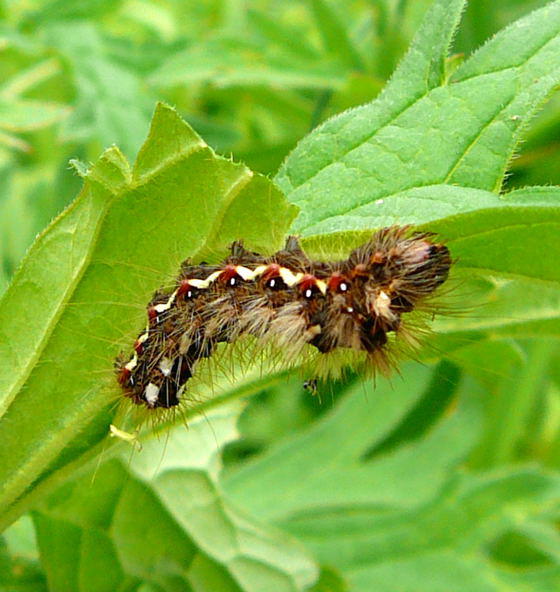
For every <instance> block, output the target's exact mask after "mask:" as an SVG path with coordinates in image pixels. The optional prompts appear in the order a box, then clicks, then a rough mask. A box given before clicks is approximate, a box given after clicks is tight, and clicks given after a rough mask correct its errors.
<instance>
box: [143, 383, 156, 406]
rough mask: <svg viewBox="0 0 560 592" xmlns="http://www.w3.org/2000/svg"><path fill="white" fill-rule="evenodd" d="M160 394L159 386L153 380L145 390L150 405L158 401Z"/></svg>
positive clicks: (145, 396)
mask: <svg viewBox="0 0 560 592" xmlns="http://www.w3.org/2000/svg"><path fill="white" fill-rule="evenodd" d="M158 395H159V386H157V385H156V384H154V383H153V382H150V383H148V386H147V387H146V390H145V391H144V398H145V399H146V403H148V405H149V406H150V407H153V406H154V405H155V403H156V401H157V398H158Z"/></svg>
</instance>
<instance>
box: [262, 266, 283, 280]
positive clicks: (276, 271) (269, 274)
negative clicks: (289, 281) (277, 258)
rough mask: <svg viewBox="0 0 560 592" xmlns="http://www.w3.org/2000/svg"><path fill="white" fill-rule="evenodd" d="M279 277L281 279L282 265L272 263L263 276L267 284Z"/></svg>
mask: <svg viewBox="0 0 560 592" xmlns="http://www.w3.org/2000/svg"><path fill="white" fill-rule="evenodd" d="M277 277H280V265H278V264H277V263H271V264H270V265H268V266H267V268H266V270H265V272H264V273H263V274H262V279H263V281H265V282H266V281H267V280H270V279H272V278H277Z"/></svg>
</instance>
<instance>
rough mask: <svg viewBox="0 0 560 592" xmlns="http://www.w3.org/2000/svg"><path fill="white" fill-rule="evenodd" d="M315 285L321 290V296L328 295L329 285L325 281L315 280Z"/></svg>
mask: <svg viewBox="0 0 560 592" xmlns="http://www.w3.org/2000/svg"><path fill="white" fill-rule="evenodd" d="M315 285H316V286H317V287H318V288H319V290H320V291H321V294H323V296H324V295H325V294H326V293H327V283H326V282H324V281H323V280H315Z"/></svg>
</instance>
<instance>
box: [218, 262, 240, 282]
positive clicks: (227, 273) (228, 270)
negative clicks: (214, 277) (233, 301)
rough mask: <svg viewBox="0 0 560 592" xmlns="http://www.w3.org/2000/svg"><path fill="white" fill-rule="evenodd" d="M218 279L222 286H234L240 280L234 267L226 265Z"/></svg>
mask: <svg viewBox="0 0 560 592" xmlns="http://www.w3.org/2000/svg"><path fill="white" fill-rule="evenodd" d="M218 279H219V280H220V282H221V283H222V284H225V285H227V286H235V285H236V284H237V283H238V282H239V280H240V279H241V278H240V277H239V274H238V273H237V271H236V269H235V265H226V266H225V268H224V270H223V271H222V273H221V274H220V276H219V278H218Z"/></svg>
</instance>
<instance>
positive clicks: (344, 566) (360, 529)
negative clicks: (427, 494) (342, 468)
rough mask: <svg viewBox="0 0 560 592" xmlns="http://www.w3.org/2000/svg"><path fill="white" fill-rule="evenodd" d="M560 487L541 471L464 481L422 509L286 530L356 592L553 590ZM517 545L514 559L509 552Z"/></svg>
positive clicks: (361, 512)
mask: <svg viewBox="0 0 560 592" xmlns="http://www.w3.org/2000/svg"><path fill="white" fill-rule="evenodd" d="M333 478H336V477H334V476H333ZM559 487H560V482H559V480H558V477H557V476H552V475H546V474H543V473H542V472H540V471H538V470H519V471H512V472H508V473H506V474H503V475H495V476H487V477H482V478H477V477H468V476H467V477H464V478H462V479H458V480H456V481H455V482H451V483H450V484H449V486H448V487H446V488H445V489H444V490H443V491H442V493H441V494H440V495H439V496H438V497H437V498H436V499H434V500H433V501H431V502H429V503H427V504H425V505H424V506H423V507H420V508H417V509H415V510H404V511H401V510H397V511H391V510H389V511H383V510H381V511H380V510H379V509H378V508H377V509H376V508H375V507H373V506H372V507H369V508H367V507H366V508H362V509H357V508H339V509H335V510H327V511H324V512H317V513H316V514H315V515H313V514H312V513H307V514H306V515H302V516H300V517H298V518H294V519H292V520H291V521H290V522H289V523H287V524H286V525H285V526H286V527H287V528H288V529H289V530H290V532H292V533H294V534H296V535H297V536H298V537H300V538H301V539H303V540H304V541H305V543H306V544H307V545H308V546H309V547H310V548H311V549H312V550H313V552H314V553H315V554H316V555H317V556H318V557H319V558H320V560H322V561H324V562H326V563H329V564H331V565H334V566H336V567H338V568H339V569H341V570H342V571H343V573H344V574H345V575H346V576H347V577H348V579H349V581H350V586H351V589H352V590H355V591H356V592H362V591H363V592H369V591H371V590H376V591H378V592H397V591H398V592H424V591H426V592H428V591H429V592H434V591H436V590H437V591H438V592H439V591H441V592H444V591H447V590H454V591H455V590H457V591H458V592H459V591H460V592H501V591H503V590H527V591H529V592H544V591H547V592H548V591H550V592H553V591H554V590H557V589H558V586H559V585H560V564H559V559H560V537H558V533H557V532H556V531H555V528H554V527H553V524H552V521H553V520H554V519H555V516H556V513H557V500H558V494H559V491H560V490H559ZM341 538H342V540H344V545H341V544H340V541H341ZM512 539H514V540H517V545H516V546H515V547H513V549H512V550H514V552H515V550H517V556H512V555H511V552H509V553H508V547H507V545H508V541H512ZM512 542H513V541H512ZM520 542H521V543H522V544H520ZM510 549H511V546H510Z"/></svg>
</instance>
